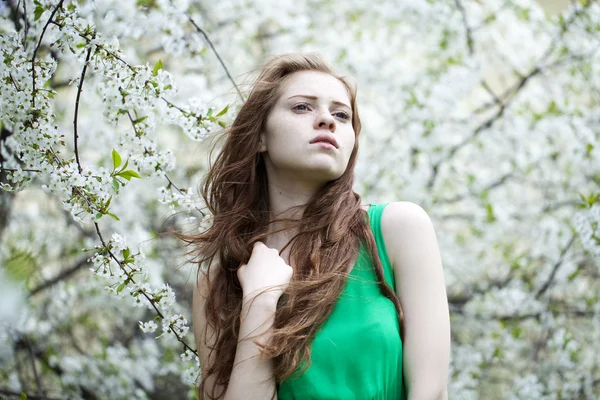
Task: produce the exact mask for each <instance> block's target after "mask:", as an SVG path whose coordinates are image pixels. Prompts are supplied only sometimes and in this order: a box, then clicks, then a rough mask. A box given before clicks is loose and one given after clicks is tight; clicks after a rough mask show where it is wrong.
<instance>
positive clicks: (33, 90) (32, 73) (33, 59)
mask: <svg viewBox="0 0 600 400" xmlns="http://www.w3.org/2000/svg"><path fill="white" fill-rule="evenodd" d="M63 2H64V0H60V1H59V2H58V4H57V5H56V7H54V10H52V14H50V18H48V21H46V24H45V25H44V28H43V29H42V33H41V34H40V39H39V40H38V43H37V45H36V46H35V49H33V56H32V57H31V77H32V80H33V82H32V83H33V84H32V87H31V97H32V99H31V102H32V104H33V107H34V108H35V57H36V55H37V52H38V50H39V49H40V46H41V45H42V39H43V38H44V35H45V34H46V29H48V25H50V23H51V22H52V20H53V19H54V15H56V12H57V11H58V10H59V9H60V8H61V7H62V4H63Z"/></svg>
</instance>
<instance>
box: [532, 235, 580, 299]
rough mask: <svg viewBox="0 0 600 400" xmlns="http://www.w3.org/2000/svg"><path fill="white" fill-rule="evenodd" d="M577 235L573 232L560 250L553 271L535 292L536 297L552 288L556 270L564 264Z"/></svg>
mask: <svg viewBox="0 0 600 400" xmlns="http://www.w3.org/2000/svg"><path fill="white" fill-rule="evenodd" d="M576 237H577V235H576V234H573V235H572V236H571V239H569V242H568V243H567V245H566V246H565V247H564V248H563V249H562V251H561V252H560V256H559V257H558V260H557V261H556V263H555V264H554V267H553V268H552V271H551V272H550V275H549V276H548V279H547V280H546V282H544V284H543V285H542V286H541V287H540V288H539V289H538V291H537V292H536V294H535V298H536V299H538V298H540V297H541V296H542V295H543V294H544V293H545V292H546V291H547V290H548V289H549V288H550V285H551V284H552V281H553V280H554V277H555V276H556V272H557V271H558V269H559V268H560V266H561V265H562V263H563V261H564V260H565V255H566V254H567V251H569V249H570V248H571V246H572V245H573V242H575V238H576Z"/></svg>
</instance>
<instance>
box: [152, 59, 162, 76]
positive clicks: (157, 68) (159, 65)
mask: <svg viewBox="0 0 600 400" xmlns="http://www.w3.org/2000/svg"><path fill="white" fill-rule="evenodd" d="M161 69H163V63H162V61H161V60H160V59H159V60H158V61H157V62H156V64H154V69H153V70H152V75H154V76H156V75H158V71H160V70H161Z"/></svg>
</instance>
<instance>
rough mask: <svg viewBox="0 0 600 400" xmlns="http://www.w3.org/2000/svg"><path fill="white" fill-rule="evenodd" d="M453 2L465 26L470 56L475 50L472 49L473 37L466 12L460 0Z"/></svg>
mask: <svg viewBox="0 0 600 400" xmlns="http://www.w3.org/2000/svg"><path fill="white" fill-rule="evenodd" d="M454 2H455V3H456V7H457V8H458V11H460V15H461V16H462V20H463V25H464V26H465V35H466V36H467V48H468V49H469V55H471V56H472V55H473V53H474V52H475V50H474V49H473V35H472V33H471V27H470V26H469V22H468V21H467V12H466V11H465V8H464V7H463V5H462V2H461V1H460V0H454Z"/></svg>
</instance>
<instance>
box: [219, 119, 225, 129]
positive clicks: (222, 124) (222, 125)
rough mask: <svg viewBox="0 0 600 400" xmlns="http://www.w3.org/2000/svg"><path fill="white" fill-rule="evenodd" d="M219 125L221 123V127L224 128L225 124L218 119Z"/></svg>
mask: <svg viewBox="0 0 600 400" xmlns="http://www.w3.org/2000/svg"><path fill="white" fill-rule="evenodd" d="M219 125H221V128H225V127H226V126H227V124H226V123H225V122H224V121H219Z"/></svg>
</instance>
